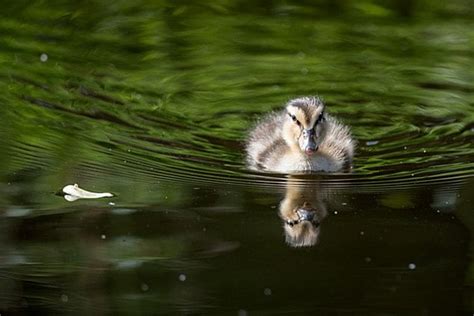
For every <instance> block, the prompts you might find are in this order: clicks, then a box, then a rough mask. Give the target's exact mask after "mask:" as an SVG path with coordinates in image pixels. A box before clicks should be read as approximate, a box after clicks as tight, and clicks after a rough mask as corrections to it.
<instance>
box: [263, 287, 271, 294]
mask: <svg viewBox="0 0 474 316" xmlns="http://www.w3.org/2000/svg"><path fill="white" fill-rule="evenodd" d="M263 294H265V295H266V296H270V295H272V290H271V289H269V288H268V287H267V288H265V290H263Z"/></svg>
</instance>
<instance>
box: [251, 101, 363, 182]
mask: <svg viewBox="0 0 474 316" xmlns="http://www.w3.org/2000/svg"><path fill="white" fill-rule="evenodd" d="M324 108H325V107H324V104H323V103H322V101H321V100H320V99H318V98H313V97H309V98H308V97H305V98H298V99H294V100H292V101H290V102H288V104H287V105H286V109H285V110H283V111H281V112H277V113H272V114H270V115H268V116H267V117H265V118H264V119H263V120H262V121H260V122H259V123H258V124H257V126H256V127H255V128H254V130H253V131H252V132H251V133H250V136H249V139H248V141H247V147H246V149H247V162H248V165H249V167H250V168H251V169H254V170H265V171H273V172H282V173H290V172H311V171H326V172H336V171H341V170H346V169H348V168H350V166H351V163H352V157H353V153H354V141H353V140H352V137H351V135H350V131H349V129H348V128H347V127H346V126H344V125H342V124H340V123H339V122H338V121H337V120H335V119H334V118H332V117H331V116H329V115H327V114H326V113H325V111H324Z"/></svg>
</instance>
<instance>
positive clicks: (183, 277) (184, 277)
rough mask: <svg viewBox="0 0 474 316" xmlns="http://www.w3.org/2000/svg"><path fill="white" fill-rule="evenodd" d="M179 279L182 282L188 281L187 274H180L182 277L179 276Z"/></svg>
mask: <svg viewBox="0 0 474 316" xmlns="http://www.w3.org/2000/svg"><path fill="white" fill-rule="evenodd" d="M178 279H179V280H180V281H181V282H184V281H186V274H180V275H179V276H178Z"/></svg>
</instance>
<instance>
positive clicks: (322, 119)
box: [316, 113, 324, 123]
mask: <svg viewBox="0 0 474 316" xmlns="http://www.w3.org/2000/svg"><path fill="white" fill-rule="evenodd" d="M322 121H324V113H321V114H319V117H318V119H317V120H316V122H317V123H320V122H322Z"/></svg>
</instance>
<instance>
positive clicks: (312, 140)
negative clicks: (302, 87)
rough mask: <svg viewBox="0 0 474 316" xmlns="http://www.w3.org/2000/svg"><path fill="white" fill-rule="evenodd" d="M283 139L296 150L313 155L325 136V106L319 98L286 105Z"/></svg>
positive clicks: (292, 101) (305, 98)
mask: <svg viewBox="0 0 474 316" xmlns="http://www.w3.org/2000/svg"><path fill="white" fill-rule="evenodd" d="M286 112H287V119H286V120H285V123H284V125H283V133H282V134H283V138H284V139H285V141H286V142H287V143H288V144H289V145H290V146H291V147H292V148H294V149H296V150H301V151H302V152H304V153H305V154H306V155H308V156H311V155H313V154H314V153H315V152H316V151H317V150H318V148H319V145H320V144H321V141H322V140H323V138H324V136H325V130H326V118H325V113H324V104H323V102H322V101H321V100H320V99H319V98H315V97H303V98H298V99H294V100H291V101H290V102H288V104H287V105H286Z"/></svg>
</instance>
